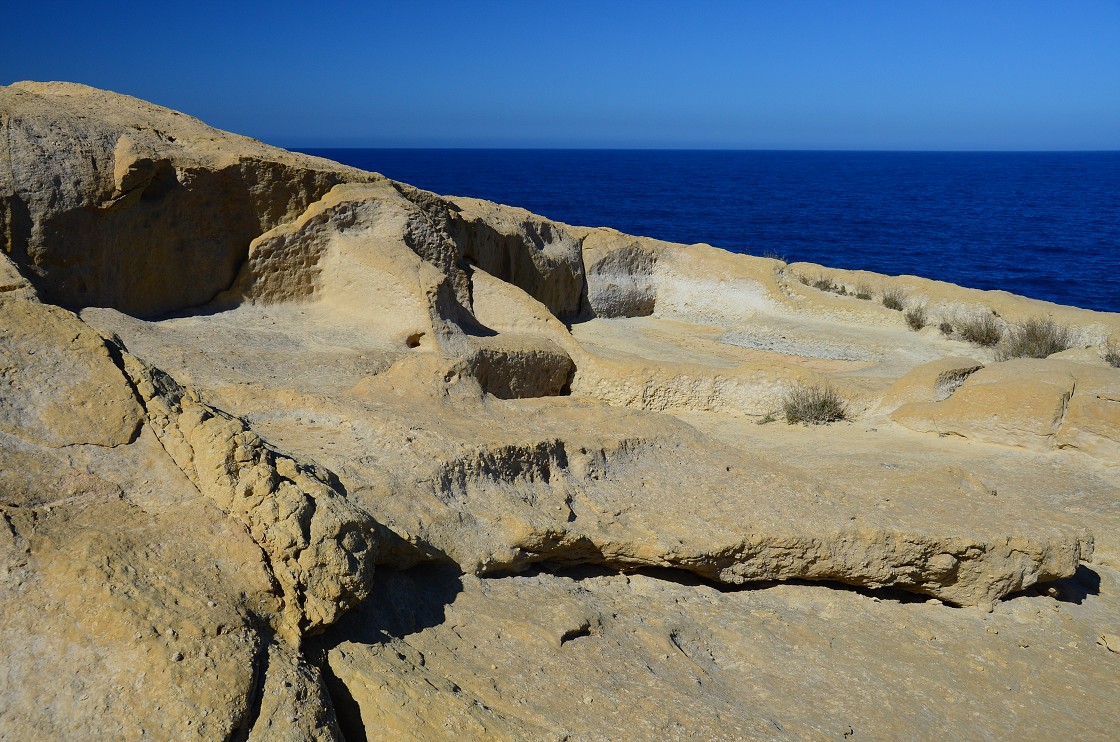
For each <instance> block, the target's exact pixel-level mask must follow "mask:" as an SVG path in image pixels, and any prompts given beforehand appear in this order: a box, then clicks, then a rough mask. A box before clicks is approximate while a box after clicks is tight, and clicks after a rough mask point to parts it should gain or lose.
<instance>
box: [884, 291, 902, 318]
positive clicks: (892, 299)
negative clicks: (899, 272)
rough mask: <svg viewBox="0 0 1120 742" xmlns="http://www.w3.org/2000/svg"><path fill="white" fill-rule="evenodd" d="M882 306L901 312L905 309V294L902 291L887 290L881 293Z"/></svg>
mask: <svg viewBox="0 0 1120 742" xmlns="http://www.w3.org/2000/svg"><path fill="white" fill-rule="evenodd" d="M883 306H884V307H886V308H887V309H893V310H895V311H896V312H901V311H902V310H903V309H905V308H906V292H905V291H903V290H902V289H887V290H886V291H884V292H883Z"/></svg>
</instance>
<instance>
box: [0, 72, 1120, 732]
mask: <svg viewBox="0 0 1120 742" xmlns="http://www.w3.org/2000/svg"><path fill="white" fill-rule="evenodd" d="M0 129H2V130H3V131H2V132H0V134H3V136H4V138H0V142H7V143H8V144H7V147H6V149H4V148H0V611H2V614H3V616H4V619H5V633H4V635H3V637H2V638H0V657H3V658H4V660H3V669H2V671H0V701H2V703H0V737H3V738H5V739H9V738H10V739H43V738H51V739H89V738H126V739H131V738H137V739H140V738H148V739H190V738H199V739H215V738H218V739H249V740H272V739H292V740H297V739H298V740H340V739H344V738H345V739H351V740H352V739H363V738H365V739H399V738H401V737H411V738H416V739H495V738H498V739H525V738H532V739H589V740H590V739H605V738H611V739H685V738H705V739H751V738H758V739H775V738H780V739H805V738H818V737H830V736H836V737H841V738H842V737H850V736H867V737H871V738H901V737H914V736H922V735H923V734H926V733H927V732H926V730H928V729H929V728H930V725H931V724H937V725H938V728H941V729H945V730H946V733H947V734H949V735H950V736H959V737H965V738H973V737H997V736H1006V734H1007V730H1014V731H1013V733H1014V734H1015V735H1017V736H1021V737H1024V738H1030V737H1037V738H1052V737H1055V736H1061V735H1073V736H1077V737H1078V738H1093V737H1094V736H1102V735H1101V730H1111V729H1113V728H1115V726H1116V725H1117V724H1120V717H1118V715H1117V709H1116V707H1115V704H1112V703H1110V702H1109V701H1110V700H1111V698H1112V697H1114V696H1115V695H1116V693H1117V692H1120V680H1118V678H1120V675H1118V674H1117V672H1116V661H1117V660H1116V658H1117V657H1118V656H1120V655H1116V654H1115V647H1116V646H1117V644H1120V640H1116V639H1115V637H1116V636H1118V635H1120V625H1117V623H1116V616H1117V615H1120V573H1118V572H1117V569H1118V568H1120V537H1118V536H1117V535H1116V534H1118V533H1120V528H1118V526H1120V510H1118V509H1117V502H1118V500H1117V494H1116V493H1117V492H1118V491H1120V469H1117V467H1116V461H1117V460H1120V417H1118V416H1120V402H1118V400H1120V372H1118V371H1116V370H1115V369H1112V368H1110V367H1108V366H1107V364H1105V363H1104V362H1103V361H1101V360H1100V359H1099V353H1098V352H1097V350H1096V348H1095V347H1088V348H1078V349H1075V350H1071V351H1069V352H1067V353H1063V354H1060V356H1059V357H1052V358H1049V359H1043V360H1014V361H999V360H998V359H997V358H996V356H995V354H994V353H993V352H992V351H991V350H988V349H982V348H978V347H975V346H972V345H969V344H967V343H965V342H962V341H961V340H960V339H959V338H955V337H943V336H941V335H940V334H938V332H937V331H936V330H934V329H927V330H923V331H921V332H912V331H911V330H910V329H908V328H907V327H906V325H905V324H904V322H903V320H902V317H901V315H900V314H899V313H898V312H895V311H891V310H889V309H886V308H884V307H882V306H881V305H880V303H879V302H878V301H865V300H862V299H860V298H858V296H857V294H859V293H866V292H867V291H871V292H882V291H883V290H885V289H887V288H903V289H905V290H906V291H908V292H910V298H911V299H912V300H915V301H918V300H920V301H922V302H923V303H924V304H925V306H927V307H928V310H929V312H930V314H931V317H932V318H933V319H935V320H936V319H938V318H939V317H940V318H944V319H946V320H948V319H951V318H952V317H954V316H956V315H957V314H960V313H965V312H976V311H980V310H981V309H983V310H984V311H997V312H998V313H999V315H1000V317H1002V320H1001V321H1002V322H1004V323H1014V322H1016V321H1018V320H1021V319H1024V318H1028V317H1033V316H1036V315H1040V314H1044V313H1045V314H1048V315H1050V316H1052V317H1053V318H1054V319H1055V321H1058V322H1060V323H1063V324H1068V325H1070V326H1073V327H1076V328H1077V329H1078V332H1079V334H1080V337H1082V338H1083V339H1085V342H1086V343H1087V344H1089V345H1090V346H1092V344H1093V343H1099V342H1101V341H1102V340H1104V339H1105V338H1107V337H1109V336H1118V335H1120V317H1117V316H1115V315H1106V314H1100V313H1093V312H1084V311H1081V310H1076V309H1072V308H1064V307H1054V306H1052V305H1045V304H1042V303H1039V302H1031V301H1029V300H1026V299H1021V298H1018V297H1012V296H1010V295H1006V294H999V293H985V292H977V291H970V290H966V289H959V288H957V287H952V286H947V285H944V284H937V283H935V282H929V281H923V280H921V279H911V278H901V279H891V278H888V277H885V276H874V275H872V274H861V273H850V272H844V271H828V270H827V269H824V268H821V267H820V266H786V265H785V264H784V263H781V262H780V261H775V260H766V259H756V258H750V257H747V256H736V255H731V254H728V253H725V252H723V251H720V250H717V249H715V248H711V247H708V246H704V245H693V246H682V245H673V244H670V243H665V242H659V241H657V240H652V239H648V238H639V237H631V236H628V235H622V234H619V233H618V232H615V231H613V230H609V229H590V228H583V227H573V226H569V225H563V224H557V223H554V222H550V221H548V220H547V219H543V218H541V217H538V216H535V215H533V214H529V213H528V212H525V211H523V210H521V209H517V208H513V207H507V206H499V205H497V204H490V203H486V202H481V201H477V200H473V199H465V198H444V197H441V196H437V195H435V194H431V193H427V192H424V191H419V190H417V189H415V188H412V187H409V186H406V185H403V184H398V183H394V182H392V181H389V180H387V179H385V178H383V177H381V176H378V175H376V174H372V173H364V172H360V171H356V170H353V169H350V168H345V167H342V166H339V165H336V164H334V163H330V162H327V161H324V160H319V159H316V158H310V157H305V156H302V155H295V154H291V153H287V152H283V151H281V150H277V149H274V148H270V147H266V146H265V145H262V144H260V143H259V142H255V141H252V140H249V139H245V138H243V137H237V136H234V135H231V134H227V133H224V132H220V131H217V130H215V129H212V128H210V127H207V126H206V125H204V124H202V123H201V122H198V121H196V120H194V119H190V118H189V117H186V116H183V115H181V114H178V113H176V112H174V111H169V110H167V109H162V108H159V107H157V106H153V105H151V104H148V103H144V102H142V101H137V100H135V99H131V98H127V97H124V96H118V95H115V94H111V93H106V92H103V91H97V90H93V89H90V88H85V87H83V86H78V85H68V84H61V83H47V84H41V83H20V84H17V85H14V86H11V87H9V88H0ZM826 274H827V276H826ZM818 277H829V278H830V280H831V281H832V282H833V283H834V285H835V286H837V287H841V286H842V287H844V293H843V294H840V293H837V292H826V291H821V290H819V289H815V288H813V287H812V286H811V285H809V284H811V283H813V282H814V280H816V279H817V278H818ZM803 279H804V280H803ZM808 279H812V280H808ZM806 280H808V283H807V282H806ZM857 285H858V287H859V291H857V290H856V289H857ZM57 305H63V306H57ZM63 307H66V308H63ZM73 311H77V312H78V313H77V314H74V313H73ZM156 315H169V316H164V318H162V319H153V316H156ZM799 383H802V384H804V383H809V384H827V385H830V386H832V387H833V388H834V389H835V390H836V391H837V392H838V393H839V394H841V395H842V396H843V397H844V398H845V400H846V402H847V404H848V410H849V416H850V418H851V419H849V420H848V421H846V422H840V423H837V424H834V425H832V426H828V427H822V428H813V427H801V426H796V427H795V426H789V425H785V424H784V423H778V422H774V419H775V418H776V417H779V416H780V415H781V414H782V404H783V399H784V395H785V393H786V392H787V391H788V390H789V389H790V388H791V387H792V386H793V385H795V384H799ZM757 423H764V424H757ZM765 423H769V424H765ZM375 567H376V573H375ZM786 582H792V583H793V584H784V583H786ZM779 583H783V584H779ZM899 591H903V592H899ZM916 596H921V597H920V598H919V597H916ZM927 601H928V602H927ZM944 603H949V604H953V605H957V606H963V608H961V609H956V608H951V607H947V606H945V605H944ZM976 607H979V608H981V609H982V610H976ZM1109 637H1111V638H1109ZM1041 698H1045V699H1047V700H1046V703H1047V704H1049V705H1048V706H1047V707H1046V708H1047V709H1048V711H1047V713H1044V714H1039V713H1037V708H1038V704H1039V703H1040V701H1039V700H1038V699H1041ZM931 699H933V700H934V701H936V703H935V704H933V706H931ZM931 707H936V709H937V713H936V714H934V713H933V712H931V711H930V710H929V709H930V708H931ZM1028 711H1029V713H1028ZM1106 735H1107V731H1106V732H1105V736H1106Z"/></svg>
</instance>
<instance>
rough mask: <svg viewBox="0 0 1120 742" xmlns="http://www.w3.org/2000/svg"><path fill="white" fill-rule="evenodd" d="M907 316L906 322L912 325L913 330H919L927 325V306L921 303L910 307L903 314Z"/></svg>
mask: <svg viewBox="0 0 1120 742" xmlns="http://www.w3.org/2000/svg"><path fill="white" fill-rule="evenodd" d="M903 316H904V317H906V324H908V325H909V326H910V329H911V330H914V331H915V332H917V331H918V330H920V329H922V328H923V327H925V326H926V324H927V323H926V308H925V307H924V306H923V305H921V304H919V305H918V306H916V307H914V308H913V309H910V310H908V311H907V312H906V314H904V315H903Z"/></svg>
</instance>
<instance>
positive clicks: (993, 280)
mask: <svg viewBox="0 0 1120 742" xmlns="http://www.w3.org/2000/svg"><path fill="white" fill-rule="evenodd" d="M301 151H304V152H307V153H309V154H315V155H319V156H322V157H327V158H330V159H332V160H337V161H339V162H343V163H345V164H348V165H353V166H356V167H360V168H363V169H366V170H375V171H377V172H380V173H383V174H384V175H387V176H389V177H390V178H393V179H395V180H400V181H404V182H406V183H411V184H412V185H415V186H418V187H420V188H424V189H427V190H430V191H435V192H436V193H441V194H446V195H459V196H473V197H476V198H484V199H488V200H491V201H497V202H500V203H505V204H512V205H515V206H521V207H523V208H526V209H528V210H530V211H533V212H536V213H538V214H541V215H543V216H547V217H549V218H552V219H556V220H559V221H562V222H567V223H569V224H579V225H585V226H609V227H614V228H616V229H619V230H621V231H623V232H627V233H631V234H637V235H646V236H650V237H657V238H659V239H663V240H670V241H673V242H684V243H693V242H707V243H710V244H712V245H715V246H717V247H722V248H725V249H728V250H732V251H734V252H740V253H749V254H751V255H777V256H781V257H784V258H785V259H787V260H789V261H791V262H792V261H796V260H804V261H810V262H814V263H820V264H822V265H826V266H832V267H837V268H852V269H863V270H870V271H876V272H878V273H886V274H891V275H899V274H913V275H918V276H925V277H927V278H934V279H939V280H942V281H950V282H952V283H956V284H960V285H962V286H971V287H974V288H980V289H1004V290H1006V291H1012V292H1014V293H1017V294H1023V295H1025V296H1031V297H1034V298H1038V299H1045V300H1048V301H1053V302H1057V303H1060V304H1070V305H1073V306H1079V307H1085V308H1088V309H1099V310H1105V311H1111V312H1120V152H1071V153H1025V152H1024V153H994V152H993V153H975V152H968V153H965V152H936V153H934V152H766V151H702V150H483V149H459V150H454V149H452V150H440V149H303V150H301Z"/></svg>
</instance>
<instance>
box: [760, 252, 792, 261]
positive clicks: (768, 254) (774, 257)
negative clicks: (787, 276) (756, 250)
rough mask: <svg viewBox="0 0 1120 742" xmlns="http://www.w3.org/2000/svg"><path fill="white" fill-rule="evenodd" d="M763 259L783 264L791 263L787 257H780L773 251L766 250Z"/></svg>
mask: <svg viewBox="0 0 1120 742" xmlns="http://www.w3.org/2000/svg"><path fill="white" fill-rule="evenodd" d="M762 257H764V258H770V259H771V260H780V261H781V262H783V263H788V262H789V261H788V260H786V256H785V255H779V254H778V253H776V252H774V251H773V250H766V251H765V252H763V253H762Z"/></svg>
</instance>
